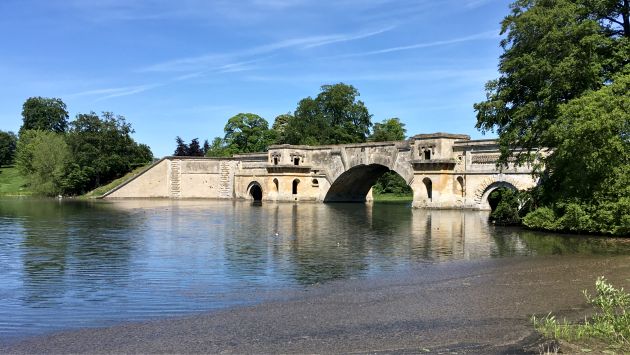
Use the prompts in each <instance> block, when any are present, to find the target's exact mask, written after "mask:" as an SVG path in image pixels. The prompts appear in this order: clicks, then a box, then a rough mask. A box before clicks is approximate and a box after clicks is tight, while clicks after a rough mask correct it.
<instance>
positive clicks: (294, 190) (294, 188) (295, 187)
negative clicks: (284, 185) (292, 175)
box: [291, 179, 300, 195]
mask: <svg viewBox="0 0 630 355" xmlns="http://www.w3.org/2000/svg"><path fill="white" fill-rule="evenodd" d="M299 184H300V179H294V180H293V186H292V189H291V192H292V193H293V194H294V195H297V194H298V185H299Z"/></svg>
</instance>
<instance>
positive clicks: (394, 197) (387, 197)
mask: <svg viewBox="0 0 630 355" xmlns="http://www.w3.org/2000/svg"><path fill="white" fill-rule="evenodd" d="M372 197H374V201H398V202H411V201H412V200H413V196H412V195H399V194H387V193H386V194H374V195H372Z"/></svg>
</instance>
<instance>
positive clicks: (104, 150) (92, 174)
mask: <svg viewBox="0 0 630 355" xmlns="http://www.w3.org/2000/svg"><path fill="white" fill-rule="evenodd" d="M70 127H71V128H70V131H69V132H68V133H67V135H66V141H67V143H68V146H69V147H70V151H71V154H72V160H71V162H70V164H69V165H68V167H67V168H66V171H65V173H66V175H67V176H68V178H67V179H65V181H64V184H63V185H64V190H65V192H67V193H72V194H80V193H85V192H87V191H89V190H91V189H93V188H94V187H96V186H99V185H100V184H101V183H106V182H109V181H111V180H113V179H116V178H118V177H120V176H122V175H124V174H126V173H128V172H129V171H131V170H132V169H133V168H134V167H136V166H139V165H143V164H146V163H148V162H150V161H151V159H153V154H151V152H150V150H149V147H148V146H146V145H140V144H138V143H136V142H135V141H134V140H133V139H132V138H131V133H133V130H132V128H131V124H129V123H127V122H126V120H125V118H124V117H123V116H115V115H114V114H113V113H111V112H103V114H102V116H101V117H99V116H98V115H97V114H95V113H94V112H91V113H89V114H78V115H77V116H76V118H75V120H74V121H73V122H72V123H71V124H70Z"/></svg>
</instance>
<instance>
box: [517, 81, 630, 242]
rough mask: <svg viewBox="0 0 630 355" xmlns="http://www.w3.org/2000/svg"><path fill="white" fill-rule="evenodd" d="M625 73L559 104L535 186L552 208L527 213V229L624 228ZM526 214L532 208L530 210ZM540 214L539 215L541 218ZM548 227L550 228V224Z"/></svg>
mask: <svg viewBox="0 0 630 355" xmlns="http://www.w3.org/2000/svg"><path fill="white" fill-rule="evenodd" d="M629 113H630V75H628V74H626V75H621V76H619V77H617V78H615V79H614V81H613V82H612V83H611V84H609V85H607V86H604V87H602V88H601V89H599V90H597V91H591V92H588V93H586V94H584V95H583V96H582V97H580V98H577V99H574V100H572V101H570V102H569V103H567V104H565V105H562V106H561V107H560V116H559V118H558V120H557V123H556V124H555V125H554V126H553V127H551V129H550V135H553V136H554V137H555V138H554V139H555V140H557V141H558V142H560V143H559V144H558V147H557V148H556V149H554V150H553V152H552V153H551V154H550V155H549V156H548V157H547V158H546V160H545V164H546V166H547V169H548V173H547V174H546V175H545V176H543V179H542V181H541V186H540V188H539V189H541V190H542V191H544V193H542V194H541V197H540V198H539V200H540V201H539V202H540V203H541V204H544V205H547V206H550V207H549V208H548V209H551V210H553V211H552V212H553V213H549V211H546V210H545V211H544V213H542V214H532V216H531V217H530V216H527V217H526V219H525V220H524V224H525V225H526V226H528V227H530V228H536V229H549V230H556V231H567V232H588V233H606V234H613V235H628V234H629V233H630V120H628V117H629ZM532 213H535V211H534V212H532ZM541 217H545V218H542V219H541ZM550 227H551V228H550Z"/></svg>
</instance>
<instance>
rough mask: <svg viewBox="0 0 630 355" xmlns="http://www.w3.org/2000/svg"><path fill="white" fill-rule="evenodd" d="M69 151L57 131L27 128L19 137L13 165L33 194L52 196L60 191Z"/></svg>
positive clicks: (61, 190) (62, 137)
mask: <svg viewBox="0 0 630 355" xmlns="http://www.w3.org/2000/svg"><path fill="white" fill-rule="evenodd" d="M70 158H71V157H70V150H69V148H68V145H67V144H66V142H65V139H64V136H63V135H62V134H60V133H55V132H50V131H41V130H27V131H24V132H23V134H22V135H21V136H20V139H19V141H18V145H17V152H16V165H17V168H18V169H19V171H20V173H21V174H22V175H23V176H25V177H27V179H28V180H29V183H30V185H31V189H32V190H33V191H35V192H36V193H39V194H43V195H48V196H54V195H57V194H59V193H62V192H63V188H62V185H63V179H64V178H65V168H66V166H67V164H68V162H69V161H70Z"/></svg>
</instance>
